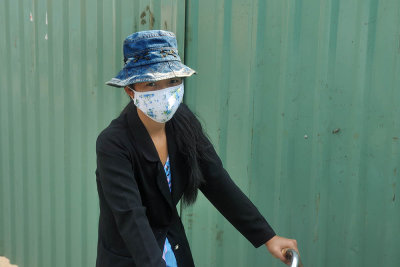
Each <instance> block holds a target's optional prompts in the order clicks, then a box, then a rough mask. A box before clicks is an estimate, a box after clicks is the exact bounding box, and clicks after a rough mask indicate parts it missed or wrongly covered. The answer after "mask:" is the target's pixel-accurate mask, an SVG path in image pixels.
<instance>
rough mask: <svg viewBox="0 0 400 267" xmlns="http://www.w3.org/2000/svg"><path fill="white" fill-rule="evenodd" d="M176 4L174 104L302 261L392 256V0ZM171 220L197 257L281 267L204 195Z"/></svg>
mask: <svg viewBox="0 0 400 267" xmlns="http://www.w3.org/2000/svg"><path fill="white" fill-rule="evenodd" d="M187 10H188V13H187V24H186V26H187V32H186V37H187V43H186V49H185V52H186V60H187V61H186V62H187V64H188V65H190V66H192V67H193V68H194V69H196V70H197V71H198V75H197V76H196V77H194V78H190V79H188V81H187V83H186V85H187V86H186V87H187V88H188V89H187V90H186V92H187V93H186V102H187V103H188V104H189V105H190V106H191V107H192V108H193V109H194V110H195V111H196V112H197V113H198V114H199V116H200V117H201V118H202V120H203V121H204V124H205V126H206V128H207V130H208V133H209V134H210V136H211V138H212V140H213V141H214V143H215V145H216V147H217V148H218V152H219V154H220V156H221V158H222V160H223V162H224V164H225V166H226V168H227V169H228V171H229V173H230V174H231V176H232V178H233V179H234V180H235V181H236V182H237V184H238V185H239V186H240V187H241V188H242V189H243V190H244V192H245V193H246V194H247V195H249V197H250V198H251V199H252V200H253V201H254V203H255V204H256V205H257V206H258V207H259V208H260V210H261V212H262V213H263V214H264V215H265V216H266V217H267V219H268V220H269V222H270V223H271V224H272V225H273V227H274V228H275V230H276V231H277V232H278V233H279V234H280V235H282V236H288V237H293V238H296V239H297V240H298V242H299V247H300V249H301V256H302V258H303V260H304V263H305V265H306V266H371V267H372V266H399V265H400V254H399V253H398V252H397V250H398V247H399V246H398V244H397V243H398V241H397V237H398V236H399V235H400V209H399V200H398V195H399V170H400V154H399V151H400V140H399V138H400V123H399V118H400V105H399V99H400V75H399V74H400V2H399V1H397V0H388V1H378V0H370V1H362V0H358V1H335V0H328V1H318V0H308V1H302V0H296V1H281V0H279V1H277V0H276V1H275V0H274V1H260V0H259V1H249V0H238V1H230V0H225V1H214V0H202V1H194V0H189V1H188V3H187ZM396 195H397V196H396ZM183 218H184V221H185V225H186V228H187V232H188V236H189V238H190V241H191V245H192V250H193V253H194V257H195V261H196V262H197V263H198V265H197V266H282V264H281V263H279V262H278V260H276V259H272V257H271V256H270V255H268V253H267V250H266V249H265V248H260V249H257V250H256V249H254V248H253V247H252V246H251V245H250V243H249V242H247V240H245V239H244V238H243V237H242V236H241V235H240V234H239V233H238V232H237V231H236V230H234V229H233V227H232V226H231V225H230V224H229V223H228V222H226V220H225V219H224V218H223V217H222V216H221V215H219V214H218V213H217V212H216V211H215V209H213V208H212V207H211V205H210V204H209V203H208V201H206V200H204V197H201V199H200V201H198V203H197V204H196V205H195V206H194V207H193V208H190V209H186V210H184V216H183Z"/></svg>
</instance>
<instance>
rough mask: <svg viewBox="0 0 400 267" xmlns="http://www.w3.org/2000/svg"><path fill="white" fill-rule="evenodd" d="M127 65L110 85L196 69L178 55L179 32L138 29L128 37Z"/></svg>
mask: <svg viewBox="0 0 400 267" xmlns="http://www.w3.org/2000/svg"><path fill="white" fill-rule="evenodd" d="M123 50H124V62H125V66H124V68H123V69H122V70H121V71H120V72H119V73H118V74H117V76H115V77H114V78H112V79H111V80H110V81H108V82H106V84H107V85H111V86H115V87H125V86H127V85H129V84H133V83H139V82H150V81H152V82H154V81H159V80H164V79H169V78H173V77H189V76H191V75H192V74H193V73H196V72H195V71H194V70H193V69H191V68H189V67H188V66H186V65H184V64H183V63H182V62H181V58H180V57H179V55H178V48H177V42H176V37H175V34H174V33H172V32H168V31H162V30H152V31H141V32H136V33H133V34H131V35H129V36H128V37H126V39H125V41H124V47H123Z"/></svg>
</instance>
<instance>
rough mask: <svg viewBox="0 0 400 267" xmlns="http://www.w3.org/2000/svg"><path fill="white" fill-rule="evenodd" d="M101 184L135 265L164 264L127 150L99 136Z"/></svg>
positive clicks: (158, 265) (111, 139)
mask: <svg viewBox="0 0 400 267" xmlns="http://www.w3.org/2000/svg"><path fill="white" fill-rule="evenodd" d="M96 154H97V170H98V172H99V180H100V184H101V187H102V190H103V193H104V196H105V199H106V202H107V204H108V205H109V206H110V208H111V210H112V213H113V215H114V219H115V222H116V225H117V227H118V230H119V232H120V234H121V237H122V238H123V240H124V242H125V244H126V246H127V248H128V250H129V252H130V254H131V255H132V258H133V260H134V261H135V263H136V266H146V267H147V266H148V267H150V266H151V267H153V266H157V267H161V266H162V267H165V261H164V260H163V259H162V251H161V250H160V248H159V246H158V244H157V241H156V238H155V236H154V234H153V231H152V230H151V227H150V224H149V221H148V219H147V216H146V208H145V207H144V206H143V205H142V201H141V197H140V192H139V189H138V186H137V183H136V180H135V178H134V175H133V166H132V163H131V160H130V159H129V158H130V157H129V153H128V152H127V150H126V149H125V148H124V147H123V146H122V145H121V144H120V143H119V142H118V141H117V140H116V138H107V137H103V136H101V135H100V136H99V137H98V139H97V142H96Z"/></svg>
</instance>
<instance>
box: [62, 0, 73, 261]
mask: <svg viewBox="0 0 400 267" xmlns="http://www.w3.org/2000/svg"><path fill="white" fill-rule="evenodd" d="M69 15H70V13H69V1H64V2H63V10H62V22H63V26H62V33H63V37H62V38H63V46H62V51H63V52H62V58H63V73H64V74H63V87H64V90H68V89H69V88H71V82H70V56H69V53H70V37H69V33H70V32H69ZM63 96H64V111H63V112H64V140H63V142H64V148H65V154H64V181H65V182H64V184H65V187H64V188H65V200H64V201H65V203H64V212H65V218H66V223H65V225H64V227H65V233H66V236H65V255H66V258H65V260H66V262H65V265H66V266H72V255H71V250H72V248H71V246H72V242H71V229H72V228H71V214H72V213H71V181H70V178H71V167H72V166H71V156H72V155H71V146H70V142H72V139H71V138H70V132H71V131H70V130H71V129H70V127H71V117H70V111H71V110H70V107H71V96H70V94H67V93H64V94H63Z"/></svg>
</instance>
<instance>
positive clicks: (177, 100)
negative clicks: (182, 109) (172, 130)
mask: <svg viewBox="0 0 400 267" xmlns="http://www.w3.org/2000/svg"><path fill="white" fill-rule="evenodd" d="M183 87H184V86H183V82H182V83H181V84H179V85H177V86H173V87H168V88H165V89H161V90H155V91H147V92H137V91H135V90H133V89H131V90H132V91H133V92H135V96H134V97H133V98H132V100H133V103H134V104H135V106H136V107H138V109H140V110H141V111H143V113H144V114H146V115H147V116H148V117H149V118H151V119H153V120H155V121H157V122H160V123H162V122H167V121H169V120H170V119H171V118H172V116H173V115H174V114H175V112H176V110H177V109H178V107H179V105H180V104H181V102H182V99H183V92H184V89H183Z"/></svg>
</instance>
